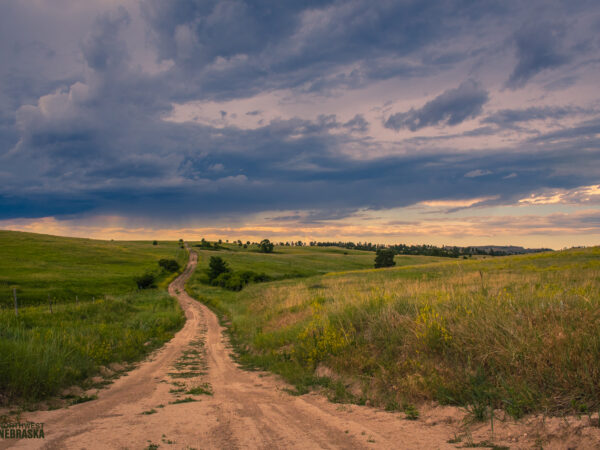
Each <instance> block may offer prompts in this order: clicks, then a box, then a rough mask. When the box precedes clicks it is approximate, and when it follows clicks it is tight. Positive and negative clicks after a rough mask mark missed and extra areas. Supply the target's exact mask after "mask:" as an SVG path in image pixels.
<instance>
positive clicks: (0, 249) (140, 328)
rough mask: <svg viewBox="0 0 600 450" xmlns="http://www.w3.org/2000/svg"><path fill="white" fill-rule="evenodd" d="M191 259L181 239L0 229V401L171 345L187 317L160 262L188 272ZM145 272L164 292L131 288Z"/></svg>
mask: <svg viewBox="0 0 600 450" xmlns="http://www.w3.org/2000/svg"><path fill="white" fill-rule="evenodd" d="M186 256H187V255H186V254H185V252H184V251H183V250H181V249H180V248H179V245H178V244H176V243H175V242H160V243H159V244H158V245H156V246H154V245H152V244H151V242H125V243H124V242H107V241H93V240H89V239H72V238H61V237H55V236H45V235H36V234H31V233H18V232H9V231H0V293H2V294H1V298H2V299H3V302H2V303H3V304H4V308H3V309H0V403H3V402H12V401H18V402H26V403H27V402H35V401H38V400H40V399H43V398H45V397H48V396H53V395H56V394H58V393H59V392H60V391H61V389H63V388H65V387H68V386H71V385H73V384H80V383H82V382H83V381H84V380H86V379H88V378H89V377H91V376H93V375H96V374H97V373H98V371H99V366H101V365H107V364H109V363H111V362H123V361H135V360H138V359H140V358H141V357H142V356H143V355H145V354H147V353H148V352H150V351H151V350H153V349H155V348H157V347H158V346H160V345H162V343H164V342H165V341H167V340H169V339H170V338H171V337H172V336H173V333H174V332H175V331H176V330H177V329H179V328H180V327H181V326H182V325H183V323H184V317H183V314H182V311H181V309H180V308H179V306H178V304H177V303H176V302H175V300H174V299H172V298H171V297H170V296H169V295H168V294H167V293H166V292H165V289H164V286H166V284H167V283H168V282H169V280H171V279H172V278H173V277H174V276H176V275H177V274H170V273H166V272H163V271H160V269H159V268H158V264H157V262H158V260H159V259H161V258H164V257H168V258H175V259H177V260H178V261H179V262H180V265H182V266H183V265H184V264H185V261H186ZM146 271H156V275H157V284H158V286H159V288H158V289H149V290H143V291H138V290H137V289H136V288H135V281H134V279H133V278H134V276H136V275H139V274H142V273H144V272H146ZM12 287H17V292H18V298H19V314H18V316H16V315H15V311H14V309H13V300H12ZM48 293H51V299H52V301H53V305H52V313H50V310H49V305H48V304H47V298H48ZM75 295H78V299H79V301H78V302H77V303H75Z"/></svg>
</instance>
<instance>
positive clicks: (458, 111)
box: [385, 80, 489, 131]
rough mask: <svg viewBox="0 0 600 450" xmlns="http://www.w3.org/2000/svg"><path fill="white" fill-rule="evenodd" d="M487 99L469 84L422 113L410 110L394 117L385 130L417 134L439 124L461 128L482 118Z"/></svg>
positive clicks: (477, 86) (480, 89)
mask: <svg viewBox="0 0 600 450" xmlns="http://www.w3.org/2000/svg"><path fill="white" fill-rule="evenodd" d="M488 99H489V95H488V92H487V91H486V90H485V89H483V87H482V86H481V85H480V84H479V83H477V82H475V81H473V80H467V81H464V82H463V83H461V84H460V86H458V87H457V88H455V89H448V90H447V91H445V92H444V93H443V94H440V95H439V96H437V97H436V98H434V99H433V100H431V101H430V102H427V103H426V104H425V106H423V107H422V108H420V109H414V108H411V109H410V111H407V112H404V113H396V114H392V115H391V116H390V117H389V118H388V119H387V120H386V122H385V127H386V128H391V129H393V130H400V129H402V128H408V129H409V130H410V131H417V130H419V129H421V128H425V127H430V126H434V125H440V124H445V125H458V124H459V123H461V122H464V121H465V120H467V119H472V118H474V117H477V116H478V115H479V114H481V111H482V110H483V105H484V104H485V103H487V101H488Z"/></svg>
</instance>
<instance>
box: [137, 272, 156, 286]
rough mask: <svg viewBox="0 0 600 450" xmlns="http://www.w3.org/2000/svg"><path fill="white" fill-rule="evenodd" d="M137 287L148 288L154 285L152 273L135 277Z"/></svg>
mask: <svg viewBox="0 0 600 450" xmlns="http://www.w3.org/2000/svg"><path fill="white" fill-rule="evenodd" d="M135 283H136V284H137V287H138V289H149V288H151V287H154V275H153V274H151V273H145V274H144V275H142V276H140V277H137V278H136V279H135Z"/></svg>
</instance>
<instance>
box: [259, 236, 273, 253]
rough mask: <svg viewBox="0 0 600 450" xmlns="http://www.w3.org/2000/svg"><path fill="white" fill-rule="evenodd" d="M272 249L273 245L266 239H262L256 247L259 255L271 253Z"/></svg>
mask: <svg viewBox="0 0 600 450" xmlns="http://www.w3.org/2000/svg"><path fill="white" fill-rule="evenodd" d="M273 247H274V245H273V243H272V242H271V241H269V240H268V239H263V240H262V241H260V244H259V245H258V250H259V251H260V252H261V253H273Z"/></svg>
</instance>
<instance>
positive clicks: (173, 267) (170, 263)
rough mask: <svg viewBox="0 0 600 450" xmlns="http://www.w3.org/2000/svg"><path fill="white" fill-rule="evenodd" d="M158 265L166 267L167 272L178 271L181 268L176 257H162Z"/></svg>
mask: <svg viewBox="0 0 600 450" xmlns="http://www.w3.org/2000/svg"><path fill="white" fill-rule="evenodd" d="M158 265H159V266H160V267H162V268H163V269H165V270H166V271H167V272H177V271H178V270H179V263H178V262H177V261H175V260H174V259H164V258H163V259H161V260H160V261H158Z"/></svg>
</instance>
